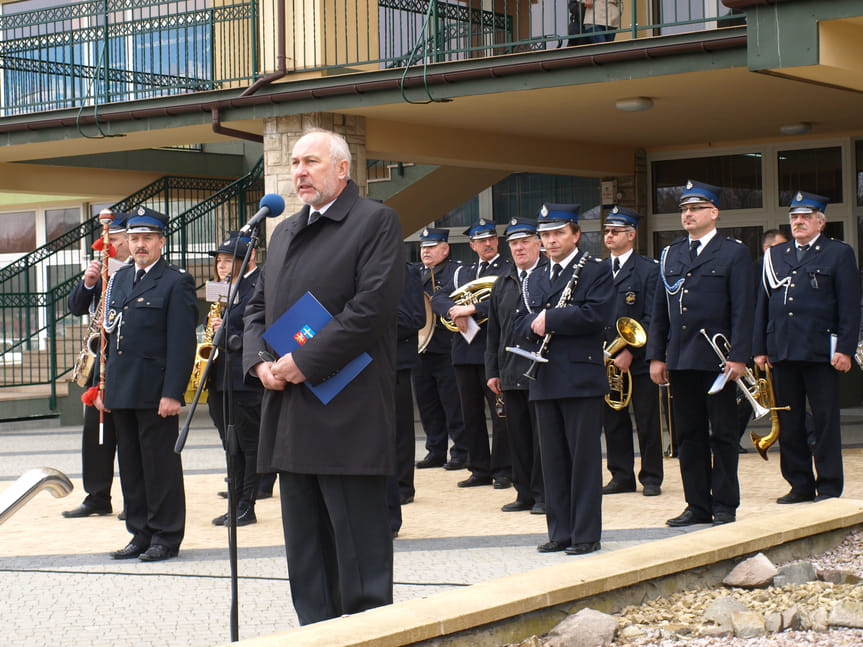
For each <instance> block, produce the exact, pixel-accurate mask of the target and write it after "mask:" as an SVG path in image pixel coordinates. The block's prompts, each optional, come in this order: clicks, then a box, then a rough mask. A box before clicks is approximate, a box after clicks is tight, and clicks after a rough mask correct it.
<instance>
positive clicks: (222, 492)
mask: <svg viewBox="0 0 863 647" xmlns="http://www.w3.org/2000/svg"><path fill="white" fill-rule="evenodd" d="M216 494H218V495H219V496H220V497H222V498H223V499H227V498H228V491H227V490H222V491H221V492H217V493H216Z"/></svg>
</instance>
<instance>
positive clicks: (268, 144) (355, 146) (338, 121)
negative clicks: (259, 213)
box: [264, 112, 368, 240]
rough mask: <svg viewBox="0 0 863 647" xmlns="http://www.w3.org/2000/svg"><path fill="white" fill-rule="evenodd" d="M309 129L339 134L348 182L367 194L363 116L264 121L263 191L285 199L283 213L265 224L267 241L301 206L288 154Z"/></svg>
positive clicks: (315, 115) (307, 116)
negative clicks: (345, 150) (346, 153)
mask: <svg viewBox="0 0 863 647" xmlns="http://www.w3.org/2000/svg"><path fill="white" fill-rule="evenodd" d="M310 128H323V129H325V130H332V131H333V132H337V133H339V134H340V135H342V136H343V137H344V138H345V139H346V140H347V142H348V146H349V147H350V149H351V158H352V159H351V170H350V175H351V179H353V181H354V182H356V183H357V185H358V186H359V188H360V195H362V196H365V195H367V194H368V174H367V172H366V120H365V118H364V117H354V116H351V115H340V114H336V113H329V112H316V113H311V114H303V115H290V116H286V117H272V118H267V119H264V192H265V193H278V194H279V195H280V196H282V197H283V198H284V199H285V212H284V214H282V215H281V216H279V217H278V218H271V219H269V220H268V221H267V239H268V240H269V236H270V234H271V232H272V231H273V229H275V228H276V225H277V224H278V223H279V222H281V221H282V220H283V219H284V218H286V217H288V216H290V215H291V214H294V213H296V212H297V211H299V210H300V209H301V208H302V207H303V203H302V202H300V200H299V199H298V198H297V196H296V194H295V193H294V187H293V184H292V183H291V151H292V150H293V148H294V144H295V143H296V142H297V140H298V139H299V138H300V137H302V136H303V134H304V133H305V131H306V130H308V129H310Z"/></svg>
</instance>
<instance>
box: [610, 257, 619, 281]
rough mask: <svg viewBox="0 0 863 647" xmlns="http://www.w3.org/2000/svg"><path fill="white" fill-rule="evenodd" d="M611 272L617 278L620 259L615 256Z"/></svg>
mask: <svg viewBox="0 0 863 647" xmlns="http://www.w3.org/2000/svg"><path fill="white" fill-rule="evenodd" d="M611 271H612V272H614V275H615V276H617V273H618V272H619V271H620V257H619V256H616V257H615V258H614V267H612V268H611Z"/></svg>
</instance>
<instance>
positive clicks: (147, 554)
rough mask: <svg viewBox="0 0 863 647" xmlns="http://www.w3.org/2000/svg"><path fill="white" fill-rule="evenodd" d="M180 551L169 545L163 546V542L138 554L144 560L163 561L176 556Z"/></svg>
mask: <svg viewBox="0 0 863 647" xmlns="http://www.w3.org/2000/svg"><path fill="white" fill-rule="evenodd" d="M179 552H180V551H179V550H177V549H176V548H174V549H171V548H168V547H167V546H163V545H162V544H153V545H152V546H150V547H149V548H148V549H147V550H145V551H144V552H143V553H141V554H140V555H139V556H138V559H140V560H141V561H142V562H161V561H162V560H165V559H171V558H172V557H176V556H177V553H179Z"/></svg>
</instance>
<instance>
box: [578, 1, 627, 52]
mask: <svg viewBox="0 0 863 647" xmlns="http://www.w3.org/2000/svg"><path fill="white" fill-rule="evenodd" d="M569 15H570V18H569V35H570V36H574V38H570V39H569V45H587V44H589V43H608V42H611V41H613V40H614V37H615V36H616V35H617V34H616V30H617V29H619V28H620V0H569Z"/></svg>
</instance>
